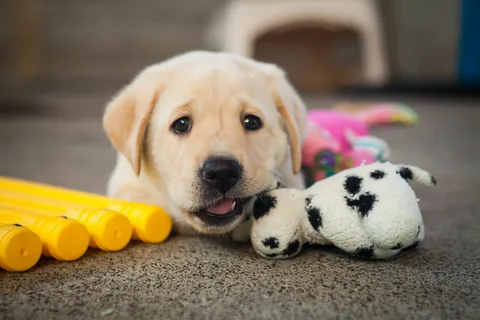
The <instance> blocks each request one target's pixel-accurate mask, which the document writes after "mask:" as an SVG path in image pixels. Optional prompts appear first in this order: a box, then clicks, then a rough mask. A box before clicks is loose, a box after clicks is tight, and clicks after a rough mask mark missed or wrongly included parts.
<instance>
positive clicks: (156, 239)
mask: <svg viewBox="0 0 480 320" xmlns="http://www.w3.org/2000/svg"><path fill="white" fill-rule="evenodd" d="M0 188H1V189H5V190H11V191H15V192H18V193H23V194H28V195H32V196H41V197H44V198H51V199H59V200H62V201H65V202H68V203H74V204H77V205H83V206H88V207H91V208H92V209H105V210H111V211H116V212H119V213H122V214H124V215H125V216H126V217H127V218H128V220H129V221H130V223H131V225H132V227H133V233H132V237H133V238H134V239H136V240H141V241H143V242H146V243H160V242H163V241H164V240H166V239H167V238H168V236H169V235H170V232H171V230H172V226H173V223H172V219H171V218H170V216H169V215H168V214H167V213H166V212H165V211H164V210H163V209H162V208H159V207H157V206H153V205H147V204H142V203H135V202H129V201H123V200H118V199H112V198H109V197H105V196H102V195H97V194H92V193H87V192H81V191H76V190H71V189H67V188H60V187H54V186H50V185H46V184H40V183H34V182H27V181H22V180H18V179H13V178H5V177H0Z"/></svg>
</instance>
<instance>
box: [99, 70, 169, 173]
mask: <svg viewBox="0 0 480 320" xmlns="http://www.w3.org/2000/svg"><path fill="white" fill-rule="evenodd" d="M143 77H144V76H143V75H139V76H138V77H137V79H135V80H134V81H133V82H132V83H131V84H129V85H128V86H127V87H126V88H124V89H123V90H122V91H120V92H119V93H118V94H117V96H115V97H114V98H113V99H112V100H111V102H110V103H109V104H108V105H107V108H106V111H105V114H104V117H103V128H104V130H105V132H106V134H107V136H108V138H109V139H110V141H111V143H112V144H113V146H114V147H115V148H116V149H117V150H118V151H119V152H120V153H122V154H123V156H124V157H125V158H126V159H127V160H128V161H129V162H130V165H131V166H132V169H133V171H134V172H135V174H136V175H137V176H138V175H139V174H140V169H141V168H140V167H141V155H142V146H143V141H144V138H145V133H146V132H145V131H146V128H147V125H148V123H149V121H150V118H151V115H152V113H153V110H154V106H155V103H156V101H157V99H158V96H159V93H160V91H161V89H162V88H161V87H162V85H161V84H160V83H158V81H154V79H143ZM144 80H150V81H144Z"/></svg>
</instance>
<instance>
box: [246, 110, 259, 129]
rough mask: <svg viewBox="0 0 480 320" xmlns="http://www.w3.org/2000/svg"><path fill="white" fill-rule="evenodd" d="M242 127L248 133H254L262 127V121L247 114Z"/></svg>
mask: <svg viewBox="0 0 480 320" xmlns="http://www.w3.org/2000/svg"><path fill="white" fill-rule="evenodd" d="M243 127H244V128H245V130H248V131H255V130H258V129H260V128H261V127H262V120H260V118H259V117H257V116H254V115H252V114H247V115H246V116H245V117H243Z"/></svg>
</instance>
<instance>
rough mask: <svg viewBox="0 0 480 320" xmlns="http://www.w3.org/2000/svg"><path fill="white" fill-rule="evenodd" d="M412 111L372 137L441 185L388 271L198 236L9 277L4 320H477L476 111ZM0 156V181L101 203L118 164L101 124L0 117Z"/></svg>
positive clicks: (470, 104)
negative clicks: (16, 180)
mask: <svg viewBox="0 0 480 320" xmlns="http://www.w3.org/2000/svg"><path fill="white" fill-rule="evenodd" d="M407 102H408V103H409V104H410V105H412V106H413V107H415V108H416V110H417V111H418V112H419V114H420V116H421V121H422V123H421V124H420V125H418V126H416V127H414V128H393V127H389V128H382V129H376V130H375V133H376V134H378V135H379V136H381V137H384V138H385V139H387V140H388V141H389V142H390V144H391V146H392V149H393V156H394V161H395V162H399V163H400V162H407V163H410V164H415V165H418V166H420V167H423V168H425V169H428V170H430V171H431V172H433V173H434V174H435V175H436V176H437V178H438V181H439V185H438V186H437V188H435V189H427V188H423V187H420V186H419V187H415V189H416V190H417V192H418V196H419V198H420V199H421V202H420V205H421V208H422V210H423V213H424V219H425V223H426V229H427V234H426V242H425V243H424V244H423V245H421V246H420V247H419V248H417V249H414V250H412V251H409V252H406V253H404V254H402V255H400V256H398V257H397V258H396V259H394V260H391V261H384V262H366V261H357V260H352V259H349V258H346V257H345V256H342V255H340V254H338V253H334V252H327V251H322V250H319V249H314V248H310V249H308V250H305V252H304V253H303V254H302V255H300V256H299V257H297V258H295V259H292V260H288V261H278V262H275V261H268V260H264V259H262V258H260V257H258V256H256V255H255V254H254V253H253V251H252V249H251V248H250V247H249V246H241V245H234V244H232V243H230V242H228V241H226V240H224V239H212V238H202V237H197V238H180V237H174V238H171V239H170V240H168V241H167V242H165V243H163V244H160V245H146V244H141V243H132V244H131V245H130V246H129V247H128V248H126V249H125V250H124V251H122V252H118V253H104V252H99V251H96V250H90V251H89V252H88V253H87V254H86V255H85V256H84V257H83V258H82V259H80V260H78V261H76V262H70V263H66V262H57V261H53V260H46V259H45V260H42V261H41V263H40V264H39V265H38V266H37V267H35V268H34V269H32V270H31V271H29V272H27V273H23V274H15V273H7V272H5V271H0V319H66V318H67V317H68V318H71V319H99V318H102V319H103V318H105V319H134V318H136V319H150V318H156V319H227V318H233V319H479V318H480V194H479V190H480V169H479V168H478V166H479V165H480V143H479V141H480V129H479V126H480V120H479V119H480V108H478V107H480V102H479V101H478V100H477V101H460V100H455V99H453V98H449V99H434V98H428V99H413V100H412V99H411V100H409V101H407ZM311 106H321V104H320V103H318V101H311ZM475 106H477V108H475ZM0 150H2V155H1V157H0V174H2V175H12V176H17V177H22V178H27V179H32V180H38V181H43V182H48V183H54V184H58V185H64V186H68V187H74V188H78V189H84V190H90V191H96V192H103V190H104V188H105V181H106V179H107V178H108V174H109V170H110V169H111V167H112V165H113V161H114V152H113V151H112V150H111V148H110V147H109V145H108V142H107V141H106V139H105V138H104V137H103V135H102V131H101V128H100V119H99V117H93V116H83V117H81V116H75V117H57V118H55V117H52V116H47V115H30V116H28V115H21V116H18V115H10V116H8V117H7V116H5V115H0Z"/></svg>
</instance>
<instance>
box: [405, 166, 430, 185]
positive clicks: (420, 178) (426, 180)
mask: <svg viewBox="0 0 480 320" xmlns="http://www.w3.org/2000/svg"><path fill="white" fill-rule="evenodd" d="M398 169H399V170H398V173H399V174H400V175H401V176H402V178H404V179H405V180H412V181H416V182H418V183H420V184H423V185H425V186H428V187H433V186H435V185H436V184H437V179H435V177H434V176H433V175H432V174H431V173H430V172H427V171H425V170H423V169H420V168H418V167H415V166H407V165H401V166H399V167H398Z"/></svg>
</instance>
